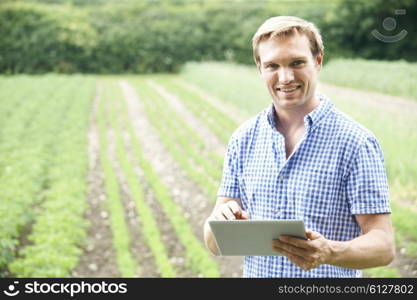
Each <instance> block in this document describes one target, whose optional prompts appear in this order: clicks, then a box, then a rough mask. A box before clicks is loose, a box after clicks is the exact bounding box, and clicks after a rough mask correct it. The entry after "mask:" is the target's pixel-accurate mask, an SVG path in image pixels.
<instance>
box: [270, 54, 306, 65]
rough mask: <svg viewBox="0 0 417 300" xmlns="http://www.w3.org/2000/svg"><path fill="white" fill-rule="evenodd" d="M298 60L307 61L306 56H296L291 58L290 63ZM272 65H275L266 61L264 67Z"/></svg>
mask: <svg viewBox="0 0 417 300" xmlns="http://www.w3.org/2000/svg"><path fill="white" fill-rule="evenodd" d="M296 60H307V57H306V56H296V57H291V58H290V59H289V61H292V62H293V61H296ZM271 63H275V62H274V61H265V62H263V64H262V65H263V66H266V65H268V64H271Z"/></svg>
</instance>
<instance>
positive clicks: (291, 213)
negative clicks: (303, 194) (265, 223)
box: [273, 119, 311, 220]
mask: <svg viewBox="0 0 417 300" xmlns="http://www.w3.org/2000/svg"><path fill="white" fill-rule="evenodd" d="M304 124H305V128H306V132H305V134H304V136H303V137H302V139H301V141H300V142H299V144H298V146H297V148H296V149H295V151H294V152H293V153H292V154H291V155H290V157H289V158H288V159H286V151H285V139H284V136H283V135H282V134H281V133H280V132H278V131H275V132H274V134H275V138H274V139H273V140H274V150H275V155H276V161H277V162H278V175H277V179H276V180H277V188H278V189H277V195H276V196H277V205H276V211H275V216H276V218H277V219H283V220H285V219H294V218H295V217H296V216H295V211H296V207H295V203H294V202H292V201H290V200H291V199H288V194H289V193H288V176H289V175H288V174H289V168H290V167H291V163H292V160H293V157H294V155H295V154H296V153H297V152H298V151H299V149H300V147H301V145H302V144H303V143H304V141H305V139H306V138H307V136H308V134H309V132H310V128H311V126H310V123H309V121H308V120H307V119H306V120H305V122H304Z"/></svg>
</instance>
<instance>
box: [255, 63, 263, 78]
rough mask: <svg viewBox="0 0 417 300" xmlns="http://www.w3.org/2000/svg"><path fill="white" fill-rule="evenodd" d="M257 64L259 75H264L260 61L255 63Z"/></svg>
mask: <svg viewBox="0 0 417 300" xmlns="http://www.w3.org/2000/svg"><path fill="white" fill-rule="evenodd" d="M255 63H256V69H257V70H258V73H259V75H262V71H261V63H260V62H259V61H257V62H255Z"/></svg>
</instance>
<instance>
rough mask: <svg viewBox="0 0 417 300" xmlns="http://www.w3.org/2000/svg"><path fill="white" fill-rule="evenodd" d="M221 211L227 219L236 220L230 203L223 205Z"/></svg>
mask: <svg viewBox="0 0 417 300" xmlns="http://www.w3.org/2000/svg"><path fill="white" fill-rule="evenodd" d="M221 212H222V214H223V215H224V217H225V218H226V220H236V217H235V215H234V214H233V212H232V210H231V209H230V207H229V206H228V205H225V206H223V208H222V211H221Z"/></svg>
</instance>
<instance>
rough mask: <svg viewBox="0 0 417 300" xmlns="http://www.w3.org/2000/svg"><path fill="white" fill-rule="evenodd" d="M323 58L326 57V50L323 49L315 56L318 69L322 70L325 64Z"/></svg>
mask: <svg viewBox="0 0 417 300" xmlns="http://www.w3.org/2000/svg"><path fill="white" fill-rule="evenodd" d="M323 59H324V51H323V50H321V51H320V52H319V54H317V55H316V57H315V58H314V61H315V63H316V67H317V71H320V70H321V67H322V66H323Z"/></svg>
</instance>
